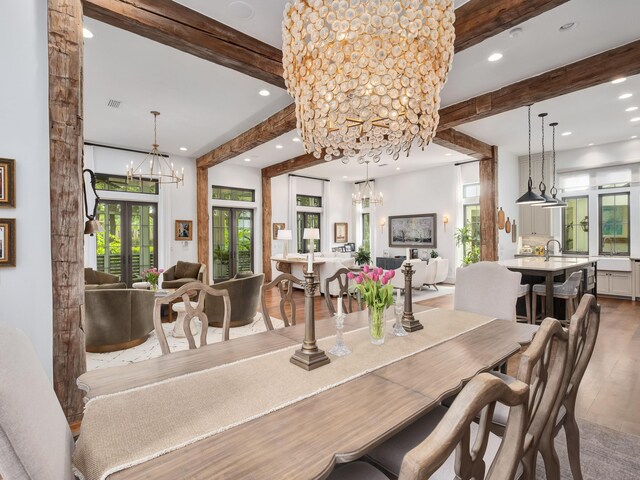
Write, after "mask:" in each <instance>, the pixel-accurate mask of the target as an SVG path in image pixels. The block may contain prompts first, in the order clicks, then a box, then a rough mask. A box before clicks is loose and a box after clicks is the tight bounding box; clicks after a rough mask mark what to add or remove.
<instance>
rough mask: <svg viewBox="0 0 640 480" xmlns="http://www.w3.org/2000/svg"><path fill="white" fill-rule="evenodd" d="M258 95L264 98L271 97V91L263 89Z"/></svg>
mask: <svg viewBox="0 0 640 480" xmlns="http://www.w3.org/2000/svg"><path fill="white" fill-rule="evenodd" d="M258 93H259V94H260V95H261V96H263V97H268V96H269V95H271V92H270V91H269V90H267V89H266V88H263V89H262V90H260V91H259V92H258Z"/></svg>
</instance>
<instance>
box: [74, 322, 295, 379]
mask: <svg viewBox="0 0 640 480" xmlns="http://www.w3.org/2000/svg"><path fill="white" fill-rule="evenodd" d="M271 321H272V322H273V326H274V328H281V327H283V326H284V322H283V321H282V320H280V319H278V318H274V317H271ZM195 323H196V331H197V333H198V336H197V337H196V339H198V338H199V335H200V328H201V322H200V320H198V319H196V320H195ZM174 325H175V323H163V324H162V328H163V329H164V333H165V336H166V337H167V342H169V348H170V349H171V351H172V352H175V351H179V350H188V349H189V343H188V342H187V339H186V338H176V337H174V336H173V326H174ZM265 330H266V327H265V325H264V322H263V321H262V314H261V313H259V312H258V313H257V314H256V316H255V317H254V319H253V322H251V323H250V324H248V325H244V326H242V327H235V328H232V329H230V330H229V338H238V337H244V336H247V335H252V334H254V333H258V332H264V331H265ZM220 341H222V328H216V327H208V329H207V343H216V342H220ZM160 355H162V350H160V343H159V342H158V337H157V335H156V332H155V331H152V332H151V333H150V334H149V338H147V340H146V342H144V343H143V344H141V345H138V346H137V347H133V348H128V349H126V350H118V351H117V352H109V353H90V352H87V370H88V371H90V370H97V369H99V368H109V367H119V366H121V365H127V364H129V363H134V362H141V361H143V360H148V359H150V358H154V357H159V356H160Z"/></svg>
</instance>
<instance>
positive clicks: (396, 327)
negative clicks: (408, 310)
mask: <svg viewBox="0 0 640 480" xmlns="http://www.w3.org/2000/svg"><path fill="white" fill-rule="evenodd" d="M393 313H395V315H396V321H395V323H394V324H393V334H394V335H395V336H396V337H404V336H406V335H409V333H408V332H407V331H406V330H405V329H404V327H403V326H402V314H403V313H404V305H403V304H402V303H401V302H396V303H394V304H393Z"/></svg>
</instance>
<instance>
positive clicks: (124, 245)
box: [96, 200, 158, 287]
mask: <svg viewBox="0 0 640 480" xmlns="http://www.w3.org/2000/svg"><path fill="white" fill-rule="evenodd" d="M157 218H158V204H157V203H143V202H125V201H118V200H101V201H100V204H99V205H98V221H99V222H100V224H101V225H102V227H103V228H104V231H102V232H99V233H97V234H96V253H97V260H98V270H99V271H101V272H108V273H111V274H113V275H118V276H119V277H120V279H121V281H123V282H125V283H126V284H127V286H128V287H131V285H132V284H133V283H134V282H139V281H141V279H142V277H141V273H142V272H143V271H144V270H146V269H147V268H151V267H157V266H158V258H157V255H156V252H157V251H158V248H157V247H158V222H157Z"/></svg>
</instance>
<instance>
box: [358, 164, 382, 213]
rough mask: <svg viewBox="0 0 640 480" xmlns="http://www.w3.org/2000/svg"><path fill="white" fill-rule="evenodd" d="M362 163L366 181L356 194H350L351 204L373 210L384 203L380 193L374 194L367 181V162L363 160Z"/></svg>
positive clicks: (369, 182) (371, 186)
mask: <svg viewBox="0 0 640 480" xmlns="http://www.w3.org/2000/svg"><path fill="white" fill-rule="evenodd" d="M364 163H365V165H366V167H367V176H366V180H365V181H364V183H363V184H362V185H361V187H360V188H359V189H358V193H352V194H351V203H352V204H353V205H361V206H362V207H364V208H366V207H374V208H375V207H376V206H378V205H382V204H383V203H384V199H383V197H382V193H380V192H378V193H376V191H375V190H374V188H373V185H371V181H370V180H369V160H365V161H364Z"/></svg>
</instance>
